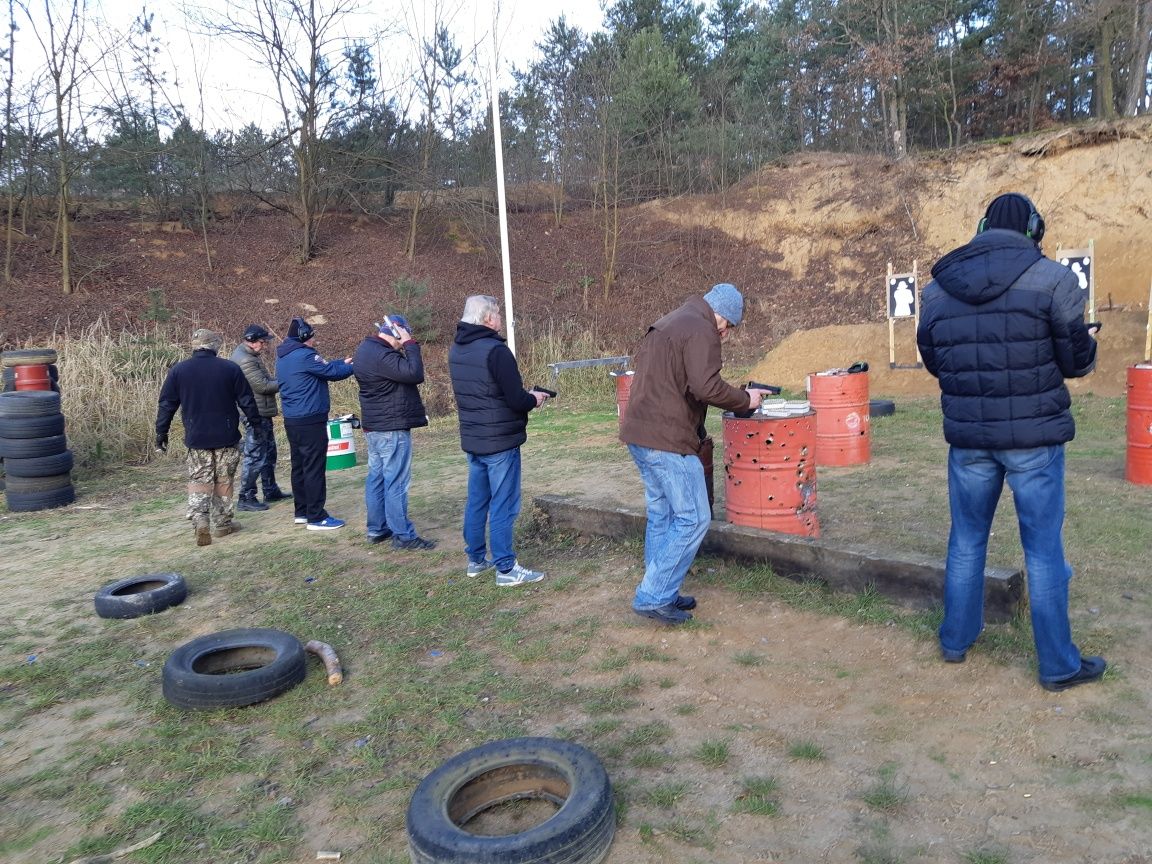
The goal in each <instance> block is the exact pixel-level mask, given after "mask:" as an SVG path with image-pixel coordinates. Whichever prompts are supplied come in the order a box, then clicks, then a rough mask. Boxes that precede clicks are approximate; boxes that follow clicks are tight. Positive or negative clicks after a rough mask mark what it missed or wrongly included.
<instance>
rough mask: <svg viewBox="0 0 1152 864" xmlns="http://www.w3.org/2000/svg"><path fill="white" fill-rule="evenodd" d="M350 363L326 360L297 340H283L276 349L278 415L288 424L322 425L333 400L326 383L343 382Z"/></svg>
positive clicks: (348, 371)
mask: <svg viewBox="0 0 1152 864" xmlns="http://www.w3.org/2000/svg"><path fill="white" fill-rule="evenodd" d="M351 374H352V364H351V363H345V362H344V361H343V360H331V361H329V360H325V359H324V358H323V357H321V356H320V355H319V354H317V353H316V349H315V348H309V347H308V346H307V345H305V344H304V343H303V342H301V341H299V340H298V339H285V340H284V341H283V342H281V343H280V345H279V346H278V347H277V348H276V377H277V378H278V379H279V381H280V412H281V413H282V414H283V415H284V422H285V423H286V424H288V425H298V424H302V423H318V422H319V423H322V422H324V421H326V420H327V419H328V410H329V409H330V408H331V407H332V401H331V399H329V397H328V382H329V381H343V380H344V379H345V378H347V377H349V376H350V375H351Z"/></svg>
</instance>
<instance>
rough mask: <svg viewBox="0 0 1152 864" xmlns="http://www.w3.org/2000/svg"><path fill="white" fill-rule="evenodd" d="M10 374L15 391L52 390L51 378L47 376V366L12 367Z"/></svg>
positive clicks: (42, 364) (41, 364) (40, 364)
mask: <svg viewBox="0 0 1152 864" xmlns="http://www.w3.org/2000/svg"><path fill="white" fill-rule="evenodd" d="M12 373H13V375H12V378H13V385H14V388H15V389H16V390H51V389H52V377H51V375H49V374H48V366H47V364H45V363H38V364H34V365H28V366H13V367H12Z"/></svg>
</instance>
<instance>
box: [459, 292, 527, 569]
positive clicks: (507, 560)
mask: <svg viewBox="0 0 1152 864" xmlns="http://www.w3.org/2000/svg"><path fill="white" fill-rule="evenodd" d="M502 325H503V318H502V316H501V314H500V303H499V301H497V300H496V298H495V297H489V296H487V295H483V294H477V295H475V296H472V297H469V298H468V299H467V301H465V303H464V316H463V318H462V319H461V321H460V323H459V324H457V325H456V338H455V340H454V341H453V342H452V347H451V348H449V349H448V368H449V371H450V372H451V375H452V392H453V393H454V394H455V396H456V408H457V412H458V417H459V420H460V448H461V449H462V450H463V451H464V452H465V453H466V454H467V456H468V501H467V503H466V504H465V507H464V551H465V552H466V553H467V554H468V569H467V571H466V572H467V574H468V575H469V576H479V575H480V574H481V573H483V572H485V571H486V570H490V569H492V567H493V566H495V568H496V571H497V572H496V584H497V585H500V586H504V587H512V586H516V585H527V584H529V583H532V582H539V581H540V580H541V579H543V578H544V574H543V573H541V572H540V571H538V570H529V569H528V568H527V567H522V566H521V565H520V563H519V562H518V561H517V560H516V553H515V551H514V550H513V549H512V526H513V524H514V523H515V522H516V517H517V516H518V515H519V514H520V445H521V444H523V443H524V442H525V441H527V440H528V431H527V430H528V412H529V411H531V410H532V409H533V408H538V407H540V406H541V405H543V404H544V402H545V400H547V398H548V396H547V394H545V393H541V392H540V391H538V390H525V389H524V382H523V380H522V379H521V378H520V368H519V367H518V366H517V365H516V357H515V356H514V355H513V354H512V351H511V350H509V348H508V345H507V343H506V342H505V340H504V337H503V336H501V335H500V332H499V331H500V328H501V326H502ZM485 528H487V529H488V533H489V537H490V539H491V545H492V558H491V559H489V558H488V556H487V551H488V547H487V544H486V543H485V541H484V535H485Z"/></svg>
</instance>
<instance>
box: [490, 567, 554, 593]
mask: <svg viewBox="0 0 1152 864" xmlns="http://www.w3.org/2000/svg"><path fill="white" fill-rule="evenodd" d="M543 578H544V574H543V573H541V572H540V571H539V570H529V569H528V568H527V567H521V566H520V562H519V561H516V562H513V564H512V569H511V570H509V571H508V572H507V573H497V574H496V584H497V585H498V586H499V587H501V588H509V587H515V586H517V585H527V584H529V583H531V582H539V581H540V580H541V579H543Z"/></svg>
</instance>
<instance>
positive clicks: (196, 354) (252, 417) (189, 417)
mask: <svg viewBox="0 0 1152 864" xmlns="http://www.w3.org/2000/svg"><path fill="white" fill-rule="evenodd" d="M238 405H239V406H240V409H241V410H243V412H244V416H245V417H247V418H248V421H249V422H250V423H259V422H260V412H259V411H257V410H256V401H255V400H254V399H253V398H252V388H251V387H249V386H248V381H247V379H245V377H244V373H243V372H241V371H240V367H239V366H237V365H236V364H235V363H233V362H232V361H231V360H224V359H221V358H220V357H217V356H216V352H215V351H212V350H210V349H208V348H198V349H196V350H195V351H193V352H192V356H191V357H189V358H188V359H187V360H181V361H180V362H179V363H177V364H176V365H175V366H173V367H172V368H171V369H169V370H168V375H167V377H166V378H165V379H164V386H163V387H162V388H161V389H160V399H159V410H158V411H157V413H156V435H157V436H158V437H162V438H167V437H168V430H169V428H170V427H171V425H172V418H173V417H175V416H176V410H177V409H179V410H180V419H181V420H182V421H183V423H184V444H185V445H186V446H187V447H188V448H189V449H192V450H220V449H222V448H224V447H235V446H236V445H237V444H238V443H239V442H240V425H239V424H240V412H239V411H237V407H236V406H238Z"/></svg>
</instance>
